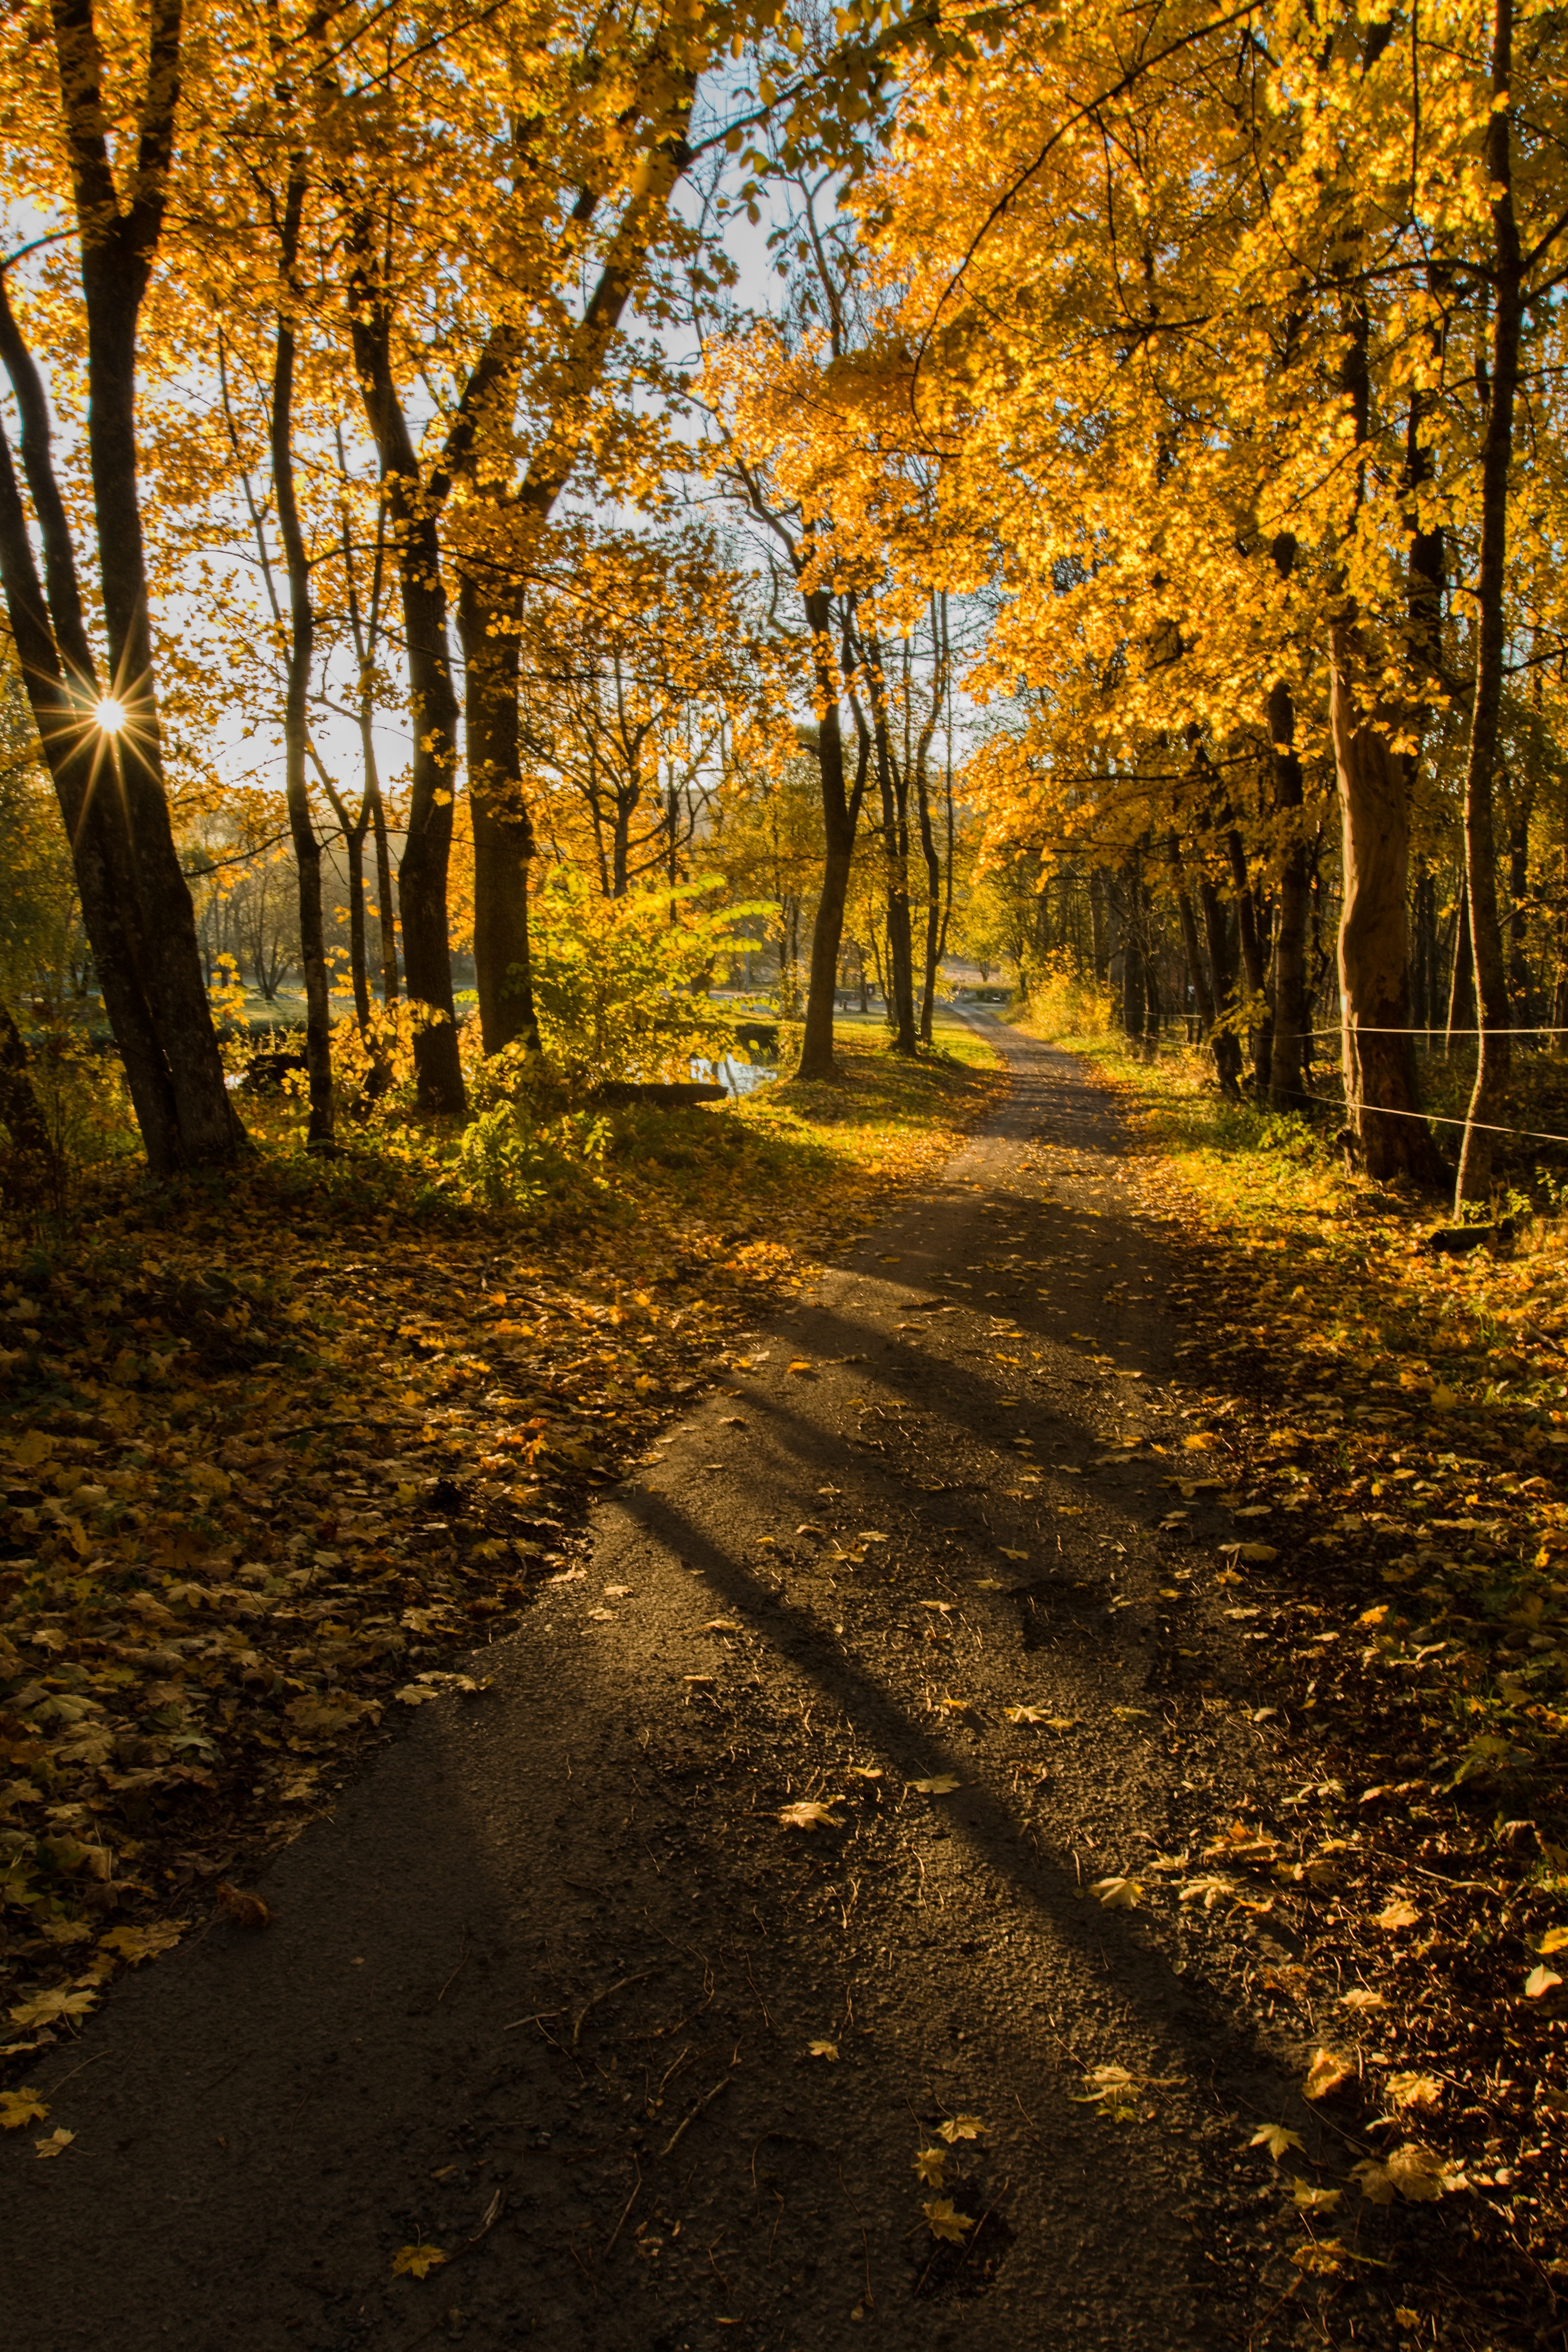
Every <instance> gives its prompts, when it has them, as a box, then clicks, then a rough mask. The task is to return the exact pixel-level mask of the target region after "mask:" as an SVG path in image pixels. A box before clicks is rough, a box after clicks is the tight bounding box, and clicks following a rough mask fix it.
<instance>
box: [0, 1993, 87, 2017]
mask: <svg viewBox="0 0 1568 2352" xmlns="http://www.w3.org/2000/svg"><path fill="white" fill-rule="evenodd" d="M97 2005H98V1995H97V1993H95V1992H91V1991H89V1992H58V1991H57V1992H40V1993H35V1994H34V1996H33V1998H32V2000H24V2001H18V2003H17V2004H16V2008H15V2009H14V2010H13V2011H11V2021H12V2023H13V2024H14V2025H58V2023H59V2021H60V2020H61V2018H63V2017H85V2016H86V2015H87V2013H88V2011H89V2009H95V2008H96V2007H97Z"/></svg>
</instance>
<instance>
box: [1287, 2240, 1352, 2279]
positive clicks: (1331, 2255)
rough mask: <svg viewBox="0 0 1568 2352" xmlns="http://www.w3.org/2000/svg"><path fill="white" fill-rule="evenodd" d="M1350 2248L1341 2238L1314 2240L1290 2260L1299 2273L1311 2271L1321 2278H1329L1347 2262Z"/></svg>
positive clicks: (1297, 2251)
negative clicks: (1346, 2258)
mask: <svg viewBox="0 0 1568 2352" xmlns="http://www.w3.org/2000/svg"><path fill="white" fill-rule="evenodd" d="M1348 2251H1349V2250H1348V2248H1347V2247H1346V2246H1345V2244H1344V2242H1343V2241H1342V2239H1339V2238H1313V2239H1311V2240H1310V2241H1309V2242H1308V2243H1307V2244H1306V2245H1304V2246H1298V2247H1297V2249H1296V2251H1295V2252H1294V2253H1293V2254H1292V2255H1291V2257H1290V2260H1291V2262H1292V2263H1294V2265H1295V2267H1296V2268H1297V2270H1299V2271H1310V2272H1312V2273H1315V2274H1316V2275H1317V2276H1319V2277H1328V2276H1329V2275H1330V2274H1331V2273H1333V2272H1334V2271H1337V2270H1338V2269H1339V2266H1340V2264H1341V2263H1342V2262H1343V2261H1344V2260H1345V2257H1346V2254H1347V2252H1348Z"/></svg>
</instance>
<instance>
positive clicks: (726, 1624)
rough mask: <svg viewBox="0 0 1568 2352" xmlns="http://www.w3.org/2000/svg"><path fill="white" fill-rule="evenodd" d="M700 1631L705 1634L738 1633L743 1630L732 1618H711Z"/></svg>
mask: <svg viewBox="0 0 1568 2352" xmlns="http://www.w3.org/2000/svg"><path fill="white" fill-rule="evenodd" d="M699 1630H700V1632H702V1633H739V1632H740V1631H741V1628H740V1627H739V1625H737V1624H736V1622H735V1621H734V1619H733V1618H732V1617H710V1619H709V1620H708V1622H707V1624H706V1625H704V1626H701V1627H700V1629H699Z"/></svg>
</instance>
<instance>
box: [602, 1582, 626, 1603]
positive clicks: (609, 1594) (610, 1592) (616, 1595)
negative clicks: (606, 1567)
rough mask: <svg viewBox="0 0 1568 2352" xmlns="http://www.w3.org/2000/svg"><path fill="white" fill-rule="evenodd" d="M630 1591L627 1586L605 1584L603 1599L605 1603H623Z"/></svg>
mask: <svg viewBox="0 0 1568 2352" xmlns="http://www.w3.org/2000/svg"><path fill="white" fill-rule="evenodd" d="M631 1589H632V1588H631V1586H630V1585H629V1584H606V1585H605V1600H606V1601H624V1600H625V1599H626V1596H627V1594H628V1593H629V1592H630V1591H631Z"/></svg>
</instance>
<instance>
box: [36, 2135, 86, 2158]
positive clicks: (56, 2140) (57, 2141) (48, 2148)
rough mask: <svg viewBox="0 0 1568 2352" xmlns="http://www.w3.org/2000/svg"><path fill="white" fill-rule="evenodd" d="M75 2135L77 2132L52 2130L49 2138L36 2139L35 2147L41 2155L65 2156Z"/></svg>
mask: <svg viewBox="0 0 1568 2352" xmlns="http://www.w3.org/2000/svg"><path fill="white" fill-rule="evenodd" d="M75 2137H76V2134H75V2132H68V2131H52V2132H51V2133H50V2134H49V2136H48V2137H47V2139H36V2140H35V2141H34V2142H33V2147H34V2150H35V2152H36V2154H37V2155H38V2156H41V2157H50V2156H63V2155H64V2154H65V2152H66V2150H67V2148H68V2147H69V2146H70V2144H71V2142H72V2140H73V2139H75Z"/></svg>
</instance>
